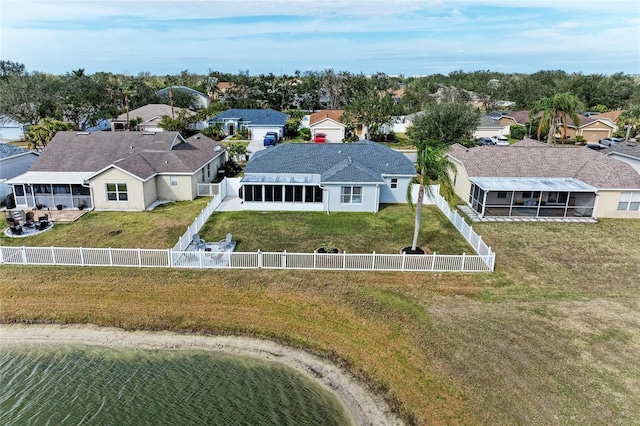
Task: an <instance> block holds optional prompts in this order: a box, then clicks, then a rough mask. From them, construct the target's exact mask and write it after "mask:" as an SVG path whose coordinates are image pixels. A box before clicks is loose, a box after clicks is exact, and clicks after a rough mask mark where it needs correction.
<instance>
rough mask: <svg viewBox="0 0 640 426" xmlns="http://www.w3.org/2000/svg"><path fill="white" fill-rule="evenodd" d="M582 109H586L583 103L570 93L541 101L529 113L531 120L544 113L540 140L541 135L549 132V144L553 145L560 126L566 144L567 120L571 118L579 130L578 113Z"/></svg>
mask: <svg viewBox="0 0 640 426" xmlns="http://www.w3.org/2000/svg"><path fill="white" fill-rule="evenodd" d="M582 108H584V106H583V104H582V102H580V100H579V99H578V98H576V97H575V96H574V95H572V94H571V93H568V92H567V93H558V94H555V95H553V96H551V97H550V98H542V99H540V100H539V101H538V102H536V104H535V105H534V106H533V108H532V109H531V111H530V112H529V117H530V119H533V117H535V116H536V115H537V114H538V113H540V112H541V113H542V117H541V118H540V124H539V125H538V140H540V134H541V133H542V132H543V131H545V130H547V131H548V134H547V143H549V144H552V143H553V142H554V141H555V139H554V138H555V134H556V129H557V128H558V125H560V126H561V129H562V133H561V134H562V143H563V144H564V140H565V138H566V137H567V120H568V118H571V120H572V121H573V123H574V124H575V125H576V128H577V127H578V126H579V125H580V117H579V116H578V111H579V110H580V109H582Z"/></svg>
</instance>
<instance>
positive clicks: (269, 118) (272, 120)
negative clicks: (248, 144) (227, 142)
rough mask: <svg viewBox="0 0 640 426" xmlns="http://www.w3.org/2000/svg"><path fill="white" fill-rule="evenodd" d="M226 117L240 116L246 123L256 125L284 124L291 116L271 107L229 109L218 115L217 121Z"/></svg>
mask: <svg viewBox="0 0 640 426" xmlns="http://www.w3.org/2000/svg"><path fill="white" fill-rule="evenodd" d="M225 118H239V119H241V120H242V121H243V122H245V123H251V124H254V125H276V126H284V125H285V123H286V121H287V118H289V116H288V115H287V114H285V113H282V112H279V111H276V110H274V109H271V108H267V109H238V108H234V109H228V110H226V111H223V112H221V113H220V114H218V115H216V118H215V121H222V120H223V119H225Z"/></svg>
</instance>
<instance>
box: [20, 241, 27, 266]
mask: <svg viewBox="0 0 640 426" xmlns="http://www.w3.org/2000/svg"><path fill="white" fill-rule="evenodd" d="M21 252H22V263H24V264H25V265H26V264H27V252H26V250H25V248H24V246H22V249H21Z"/></svg>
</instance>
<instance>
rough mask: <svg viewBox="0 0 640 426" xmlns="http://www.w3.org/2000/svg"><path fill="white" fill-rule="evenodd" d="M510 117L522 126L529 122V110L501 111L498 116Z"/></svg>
mask: <svg viewBox="0 0 640 426" xmlns="http://www.w3.org/2000/svg"><path fill="white" fill-rule="evenodd" d="M503 117H505V118H511V119H512V120H513V121H515V122H516V123H517V124H520V125H522V126H524V125H525V124H527V123H528V122H529V111H508V112H504V113H502V115H501V116H500V118H503Z"/></svg>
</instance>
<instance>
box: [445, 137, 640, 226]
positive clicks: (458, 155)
mask: <svg viewBox="0 0 640 426" xmlns="http://www.w3.org/2000/svg"><path fill="white" fill-rule="evenodd" d="M447 156H448V158H449V159H450V160H451V162H452V163H453V164H454V165H455V166H456V170H457V171H456V174H455V177H454V187H455V192H456V194H457V195H458V196H459V197H460V198H462V199H463V200H465V201H466V202H467V203H468V205H469V206H470V207H471V208H472V209H473V210H475V211H476V212H477V213H478V215H479V216H480V217H522V216H526V217H535V218H544V217H560V218H574V217H588V218H640V174H638V173H637V172H636V171H635V170H634V169H633V168H632V167H631V166H630V165H629V164H626V163H624V162H622V161H618V160H616V159H614V158H611V157H608V156H606V155H602V154H601V153H599V152H595V151H593V150H591V149H587V148H584V147H559V146H556V147H552V146H548V145H544V144H538V143H536V142H535V141H526V142H522V143H518V144H514V145H511V146H508V147H494V146H479V147H475V148H465V147H463V146H461V145H457V144H456V145H453V146H452V148H451V149H450V151H449V153H448V154H447Z"/></svg>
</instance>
